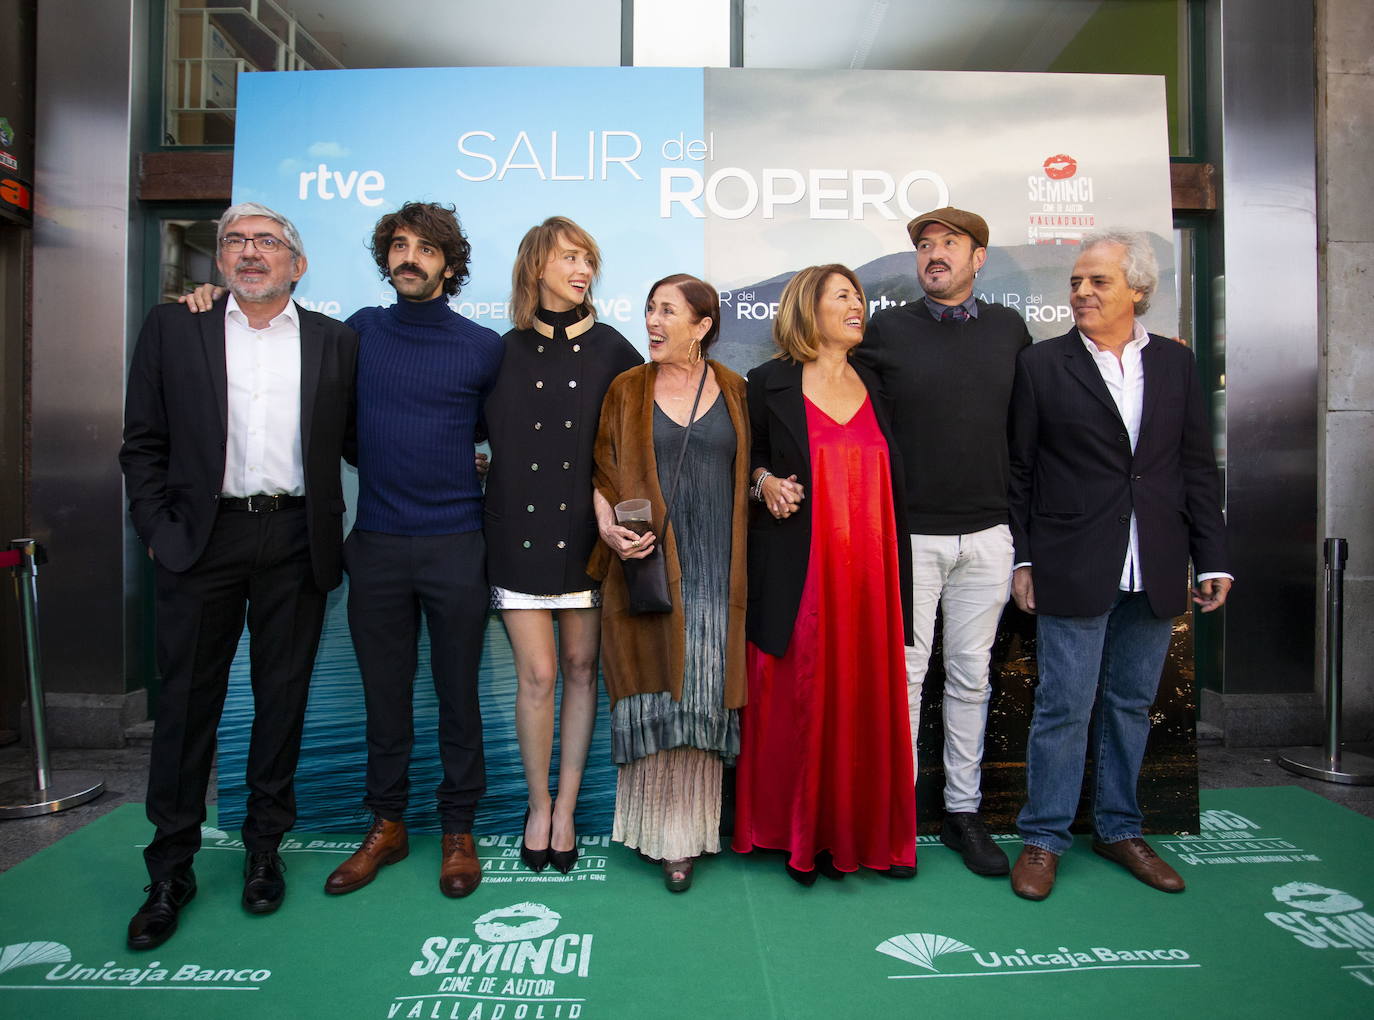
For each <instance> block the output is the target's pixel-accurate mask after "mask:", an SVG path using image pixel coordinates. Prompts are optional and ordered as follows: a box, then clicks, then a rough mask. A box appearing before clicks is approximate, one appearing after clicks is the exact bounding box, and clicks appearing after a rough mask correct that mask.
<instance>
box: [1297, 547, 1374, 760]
mask: <svg viewBox="0 0 1374 1020" xmlns="http://www.w3.org/2000/svg"><path fill="white" fill-rule="evenodd" d="M1323 552H1324V553H1325V556H1326V742H1325V744H1324V745H1323V746H1322V748H1321V749H1320V750H1318V749H1317V748H1313V747H1294V748H1290V749H1288V750H1286V751H1284V752H1283V753H1282V754H1280V755H1279V759H1278V761H1279V765H1281V766H1282V767H1283V768H1285V769H1287V770H1288V771H1289V772H1294V773H1296V774H1298V775H1300V776H1307V777H1308V778H1310V779H1321V780H1324V781H1326V782H1328V783H1345V784H1347V785H1350V786H1374V758H1369V757H1367V756H1366V755H1363V754H1354V753H1350V754H1345V755H1343V754H1342V751H1341V682H1342V680H1343V673H1344V665H1345V663H1344V657H1345V651H1344V649H1345V633H1344V618H1345V564H1346V560H1347V558H1348V557H1349V546H1348V543H1347V542H1346V540H1345V539H1343V538H1328V539H1327V540H1326V542H1325V543H1324V545H1323Z"/></svg>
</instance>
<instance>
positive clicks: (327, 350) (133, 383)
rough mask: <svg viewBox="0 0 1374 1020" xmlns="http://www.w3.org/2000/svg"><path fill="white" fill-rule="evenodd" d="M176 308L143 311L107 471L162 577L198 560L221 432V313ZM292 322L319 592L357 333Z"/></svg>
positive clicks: (335, 522) (331, 544) (337, 576)
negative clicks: (114, 467)
mask: <svg viewBox="0 0 1374 1020" xmlns="http://www.w3.org/2000/svg"><path fill="white" fill-rule="evenodd" d="M227 303H228V298H227V297H225V298H221V299H220V300H219V301H216V302H215V307H214V308H213V309H212V310H211V311H209V312H205V313H203V314H200V315H194V314H192V313H191V312H189V311H188V310H187V309H186V307H185V306H183V305H179V304H163V305H158V306H157V307H156V308H154V309H153V310H152V311H151V312H149V313H148V318H147V319H146V320H145V321H144V323H143V329H142V331H141V332H140V333H139V337H138V345H137V347H136V348H135V349H134V357H133V362H132V363H131V365H130V367H129V388H128V393H127V396H126V398H125V403H124V445H123V447H122V448H121V449H120V451H119V462H120V465H121V466H122V468H123V470H124V486H125V490H126V491H127V493H128V496H129V513H130V515H131V516H132V518H133V522H134V528H135V530H137V532H138V535H139V537H140V538H141V539H143V542H144V544H146V545H147V546H148V548H150V549H152V550H153V552H154V554H155V555H156V556H157V560H158V562H159V563H160V564H162V565H163V566H164V567H166V568H167V569H168V570H172V571H176V572H181V571H185V570H189V569H190V568H191V567H192V566H193V565H194V564H195V562H196V560H198V559H199V558H200V555H201V553H203V552H204V551H205V544H206V542H208V541H209V538H210V531H211V529H212V528H213V527H214V523H215V515H216V514H217V513H218V510H219V497H220V488H221V486H222V485H223V482H224V456H225V444H226V433H227V430H228V425H227V421H228V379H227V374H226V370H225V360H224V310H225V307H226V305H227ZM297 313H298V314H299V316H300V325H301V340H300V343H301V454H302V460H303V461H304V465H305V503H306V513H307V520H308V524H309V532H310V559H311V566H312V568H313V572H314V577H315V583H316V585H318V587H319V588H320V590H321V591H328V590H330V589H331V588H334V587H336V586H337V585H338V584H339V582H340V580H342V572H341V565H340V546H341V544H342V541H343V511H344V500H343V486H342V482H341V480H340V474H339V468H340V464H339V458H340V456H341V454H342V452H343V444H344V438H345V435H346V434H348V433H349V432H351V431H352V428H353V393H354V376H355V369H356V365H357V356H358V338H357V335H356V334H355V333H354V332H353V331H352V330H351V329H349V328H348V327H347V326H345V325H343V324H342V323H340V322H336V321H334V320H333V319H330V318H328V317H327V316H324V315H320V314H318V313H316V312H311V311H308V310H306V309H304V308H301V307H300V306H299V305H298V306H297Z"/></svg>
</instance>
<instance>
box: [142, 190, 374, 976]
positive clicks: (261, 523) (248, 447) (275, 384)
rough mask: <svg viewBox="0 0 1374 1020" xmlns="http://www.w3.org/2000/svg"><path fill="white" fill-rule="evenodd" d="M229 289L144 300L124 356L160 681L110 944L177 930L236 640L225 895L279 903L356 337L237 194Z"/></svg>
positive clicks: (226, 261)
mask: <svg viewBox="0 0 1374 1020" xmlns="http://www.w3.org/2000/svg"><path fill="white" fill-rule="evenodd" d="M217 242H218V247H219V255H218V266H219V269H220V272H221V273H222V274H223V275H224V278H225V280H226V282H227V283H228V285H229V294H228V295H227V296H225V297H223V298H221V299H220V300H219V301H217V302H215V305H214V307H213V309H212V311H211V312H210V313H209V314H206V315H201V316H194V315H192V313H191V312H190V310H189V309H188V308H187V307H186V306H184V305H178V304H164V305H159V306H158V307H156V308H154V309H153V310H152V312H151V313H149V315H148V318H147V320H146V321H145V323H144V325H143V330H142V332H141V333H140V334H139V338H138V345H137V347H136V348H135V351H134V357H133V362H132V364H131V365H130V368H129V385H128V395H127V399H126V402H125V413H124V445H123V448H122V449H121V450H120V454H119V459H120V463H121V465H122V467H123V470H124V480H125V487H126V489H127V491H128V495H129V512H130V515H131V516H132V518H133V522H134V527H135V529H136V530H137V532H138V535H139V538H141V539H142V540H143V542H144V544H145V545H146V546H147V549H148V556H149V558H150V559H152V561H153V564H154V568H153V569H154V571H155V588H156V608H155V615H156V623H157V660H158V667H159V670H160V671H161V674H162V686H161V691H160V694H159V697H158V705H157V723H156V727H155V729H154V732H153V746H152V752H151V755H150V758H149V767H148V794H147V811H148V819H149V821H151V822H152V823H153V825H154V826H155V827H156V832H155V834H154V836H153V839H152V841H151V842H150V843H149V844H148V846H147V847H146V848H145V850H144V852H143V856H144V861H145V864H146V865H147V868H148V875H149V878H150V879H151V884H150V885H149V886H148V887H147V889H146V890H145V891H146V892H148V894H149V895H148V898H147V900H146V901H145V902H144V904H143V906H142V907H140V908H139V910H138V912H137V913H136V914H135V915H134V916H133V919H132V920H131V921H130V922H129V929H128V945H129V948H130V949H152V948H154V947H156V946H159V945H161V944H162V943H163V942H165V941H166V940H167V939H168V938H169V937H170V936H171V935H172V934H173V933H174V932H175V931H176V928H177V919H178V915H179V913H180V911H181V910H182V908H183V907H185V906H186V904H187V903H188V902H189V901H190V900H191V898H192V897H193V896H194V895H195V893H196V879H195V874H194V872H193V871H192V867H191V864H192V859H193V858H194V856H195V853H196V851H197V850H198V849H199V848H200V826H201V823H202V822H203V821H204V820H205V791H206V786H207V784H208V782H209V776H210V769H211V766H212V764H213V760H214V753H215V730H216V726H217V725H218V722H219V717H220V712H221V710H222V709H223V706H224V697H225V693H226V690H227V688H228V680H229V666H230V663H231V662H232V660H233V658H234V652H235V650H236V648H237V647H238V642H239V637H240V634H241V633H242V631H243V625H244V620H245V614H246V616H247V624H248V631H249V635H250V641H251V649H250V659H251V664H252V665H251V681H252V687H253V701H254V718H253V731H252V737H251V741H250V744H249V750H248V765H247V773H246V780H247V784H248V790H249V794H248V804H247V812H246V816H245V819H244V823H243V842H244V846H245V848H246V850H247V859H246V861H245V869H244V887H243V898H242V902H243V906H244V908H245V909H246V910H248V911H249V912H250V913H254V914H267V913H271V912H272V911H274V910H276V909H277V907H278V906H280V904H281V901H282V897H283V896H284V894H285V889H286V885H285V880H284V878H283V870H284V869H283V866H282V862H281V858H280V857H279V856H278V854H277V847H278V846H279V844H280V842H281V838H282V835H283V834H284V833H286V832H287V831H288V830H289V829H290V828H291V826H292V825H293V824H294V822H295V818H296V802H295V792H294V788H293V777H294V773H295V769H296V761H297V758H298V756H299V753H300V742H301V727H302V725H303V722H304V718H305V706H306V697H307V692H308V689H309V683H310V674H311V671H312V669H313V667H314V662H315V652H316V649H317V647H318V645H319V639H320V629H321V626H322V624H323V622H324V609H325V593H326V592H327V591H329V590H330V589H331V588H334V587H336V586H337V585H338V584H339V582H340V580H341V559H340V548H341V545H342V540H343V534H342V515H343V510H344V501H343V489H342V485H341V480H340V473H339V467H340V464H339V461H340V457H341V456H342V453H343V446H344V440H345V437H346V436H347V435H349V434H351V432H352V428H353V402H354V376H355V367H356V361H357V348H358V341H357V336H356V335H355V334H354V332H353V331H352V330H351V329H349V328H348V327H346V326H344V325H342V324H340V323H338V322H335V321H334V320H332V319H329V318H327V317H325V316H323V315H318V314H316V313H314V312H311V311H308V310H306V309H303V308H301V307H300V306H298V305H297V304H295V303H294V302H293V301H292V300H291V292H292V291H293V290H294V289H295V286H296V282H297V281H298V280H299V279H300V278H301V276H302V275H303V274H304V273H305V270H306V258H305V249H304V247H303V245H302V244H301V240H300V236H299V234H298V233H297V232H296V228H295V227H294V226H292V224H291V223H290V221H288V220H287V219H286V218H285V217H283V216H281V215H280V214H278V213H276V212H273V211H272V210H271V209H268V208H267V207H265V206H261V205H258V204H256V203H251V202H250V203H243V204H240V205H236V206H233V207H232V208H230V209H229V210H228V211H227V212H225V214H224V215H223V217H221V218H220V221H219V227H218V234H217Z"/></svg>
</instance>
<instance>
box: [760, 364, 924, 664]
mask: <svg viewBox="0 0 1374 1020" xmlns="http://www.w3.org/2000/svg"><path fill="white" fill-rule="evenodd" d="M854 369H855V371H856V372H858V373H859V378H860V379H861V380H862V381H863V384H864V386H865V387H866V388H867V390H868V395H869V398H870V399H871V401H872V403H873V412H874V415H875V416H876V417H877V419H878V427H879V428H881V429H882V432H883V436H884V438H886V439H887V451H888V465H889V468H890V471H891V479H890V482H891V491H892V496H893V513H894V515H895V517H896V522H897V535H898V541H897V559H898V563H899V564H900V566H901V572H902V625H903V630H904V632H905V635H906V642H907V644H911V643H912V633H911V543H910V541H909V540H908V539H907V523H906V505H907V502H906V493H905V490H904V487H903V478H904V474H903V471H902V459H901V454H900V453H899V452H898V450H897V443H896V441H895V439H894V438H893V435H892V414H891V409H890V406H889V404H888V400H887V397H886V396H885V394H884V393H883V390H882V387H881V385H880V384H879V382H878V377H877V376H876V375H874V374H873V373H872V372H870V371H869V370H868V369H867V368H865V367H863V366H862V365H854ZM748 384H749V389H748V395H749V424H750V435H751V437H752V443H751V449H750V457H749V474H750V476H751V477H752V476H753V473H754V471H755V470H757V469H758V468H761V467H762V468H767V469H768V470H769V471H771V472H773V474H775V475H777V476H778V477H780V478H786V477H788V476H789V475H794V474H795V475H796V476H797V481H799V482H801V484H802V485H804V486H806V496H807V498H806V499H804V500H802V502H801V509H800V510H798V512H797V513H795V514H793V515H792V516H791V517H788V518H786V519H784V520H777V519H776V518H774V517H773V515H772V514H770V513H769V512H768V509H767V508H766V507H764V506H763V505H762V504H760V503H753V504H752V505H751V508H750V518H749V610H748V614H747V615H746V617H745V634H746V635H747V636H748V638H749V640H750V641H752V642H753V643H754V644H756V645H757V646H758V647H759V648H761V649H762V650H763V651H765V652H767V653H768V654H770V655H777V656H781V655H784V654H786V652H787V645H788V642H789V641H791V639H792V628H793V625H794V624H795V623H796V620H797V608H798V607H799V606H800V605H801V597H802V587H803V586H804V585H805V584H806V570H807V566H808V564H809V562H810V557H811V445H810V443H809V442H808V440H807V434H806V405H805V404H803V403H802V366H801V364H800V363H798V362H794V361H787V360H783V359H780V358H778V359H773V360H771V361H765V362H764V363H763V364H762V365H759V366H758V367H757V368H755V369H753V370H752V371H751V372H750V373H749V376H748Z"/></svg>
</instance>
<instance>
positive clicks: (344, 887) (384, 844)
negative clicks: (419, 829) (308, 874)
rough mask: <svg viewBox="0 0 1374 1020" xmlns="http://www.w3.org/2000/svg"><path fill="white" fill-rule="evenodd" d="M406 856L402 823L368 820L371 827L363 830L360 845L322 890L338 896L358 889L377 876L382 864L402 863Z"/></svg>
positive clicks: (404, 825)
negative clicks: (365, 831) (364, 831)
mask: <svg viewBox="0 0 1374 1020" xmlns="http://www.w3.org/2000/svg"><path fill="white" fill-rule="evenodd" d="M409 853H410V840H408V839H407V838H406V823H405V822H391V821H387V820H386V819H385V818H381V817H376V818H374V819H373V820H372V828H370V829H368V830H367V835H366V836H365V837H364V838H363V845H362V846H360V847H358V849H357V850H356V851H355V852H354V854H353V856H351V857H350V858H348V860H346V861H344V862H343V863H342V864H340V865H339V866H338V867H337V868H335V869H334V872H333V874H331V875H330V876H329V877H328V878H326V879H325V880H324V891H325V892H327V893H329V894H330V895H331V896H338V895H340V894H341V893H350V892H352V891H353V890H354V889H361V888H362V887H363V886H365V885H367V883H369V882H371V881H372V880H373V879H374V878H376V877H377V872H378V871H380V870H381V869H382V866H383V865H386V864H395V863H396V862H397V861H403V860H405V859H406V855H407V854H409Z"/></svg>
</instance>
